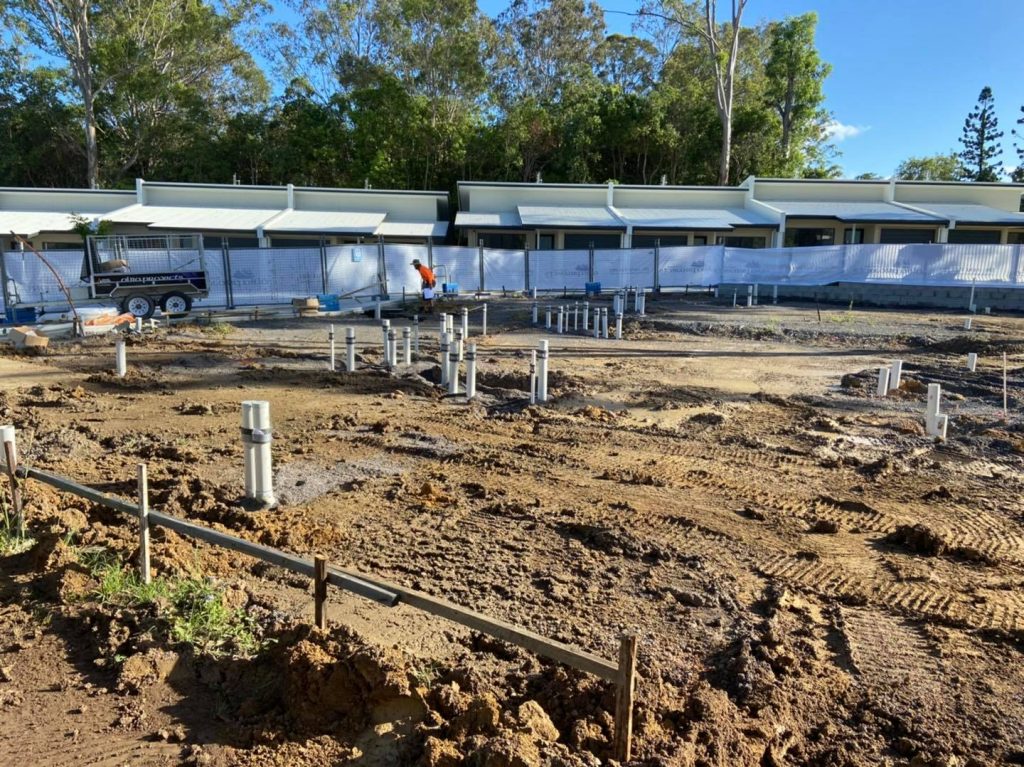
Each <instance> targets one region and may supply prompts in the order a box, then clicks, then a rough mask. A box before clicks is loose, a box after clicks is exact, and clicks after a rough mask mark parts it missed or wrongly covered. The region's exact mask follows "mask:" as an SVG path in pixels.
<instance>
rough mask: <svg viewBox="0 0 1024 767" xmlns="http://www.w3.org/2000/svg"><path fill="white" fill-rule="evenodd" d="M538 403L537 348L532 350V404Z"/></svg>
mask: <svg viewBox="0 0 1024 767" xmlns="http://www.w3.org/2000/svg"><path fill="white" fill-rule="evenodd" d="M536 403H537V350H536V349H534V350H533V351H532V352H530V404H531V405H535V404H536Z"/></svg>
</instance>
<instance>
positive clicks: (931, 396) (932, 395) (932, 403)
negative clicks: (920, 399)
mask: <svg viewBox="0 0 1024 767" xmlns="http://www.w3.org/2000/svg"><path fill="white" fill-rule="evenodd" d="M941 399H942V387H941V386H940V385H939V384H928V405H927V410H925V418H924V420H925V430H926V431H927V432H928V434H929V435H930V436H933V437H939V438H941V439H945V438H946V426H947V425H948V423H949V417H948V416H945V415H942V414H941V413H939V405H940V400H941Z"/></svg>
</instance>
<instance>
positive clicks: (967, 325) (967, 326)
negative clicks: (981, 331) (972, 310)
mask: <svg viewBox="0 0 1024 767" xmlns="http://www.w3.org/2000/svg"><path fill="white" fill-rule="evenodd" d="M973 319H974V318H973V317H968V318H967V319H965V320H964V330H970V329H971V322H972V321H973Z"/></svg>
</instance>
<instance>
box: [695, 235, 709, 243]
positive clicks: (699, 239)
mask: <svg viewBox="0 0 1024 767" xmlns="http://www.w3.org/2000/svg"><path fill="white" fill-rule="evenodd" d="M693 244H694V245H707V244H708V236H707V235H706V234H695V235H693Z"/></svg>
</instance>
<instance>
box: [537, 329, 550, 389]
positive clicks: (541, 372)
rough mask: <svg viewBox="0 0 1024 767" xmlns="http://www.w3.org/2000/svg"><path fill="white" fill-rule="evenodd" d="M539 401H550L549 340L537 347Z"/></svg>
mask: <svg viewBox="0 0 1024 767" xmlns="http://www.w3.org/2000/svg"><path fill="white" fill-rule="evenodd" d="M537 401H538V402H541V403H544V402H547V401H548V342H547V340H544V341H541V342H540V345H539V347H538V348H537Z"/></svg>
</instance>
